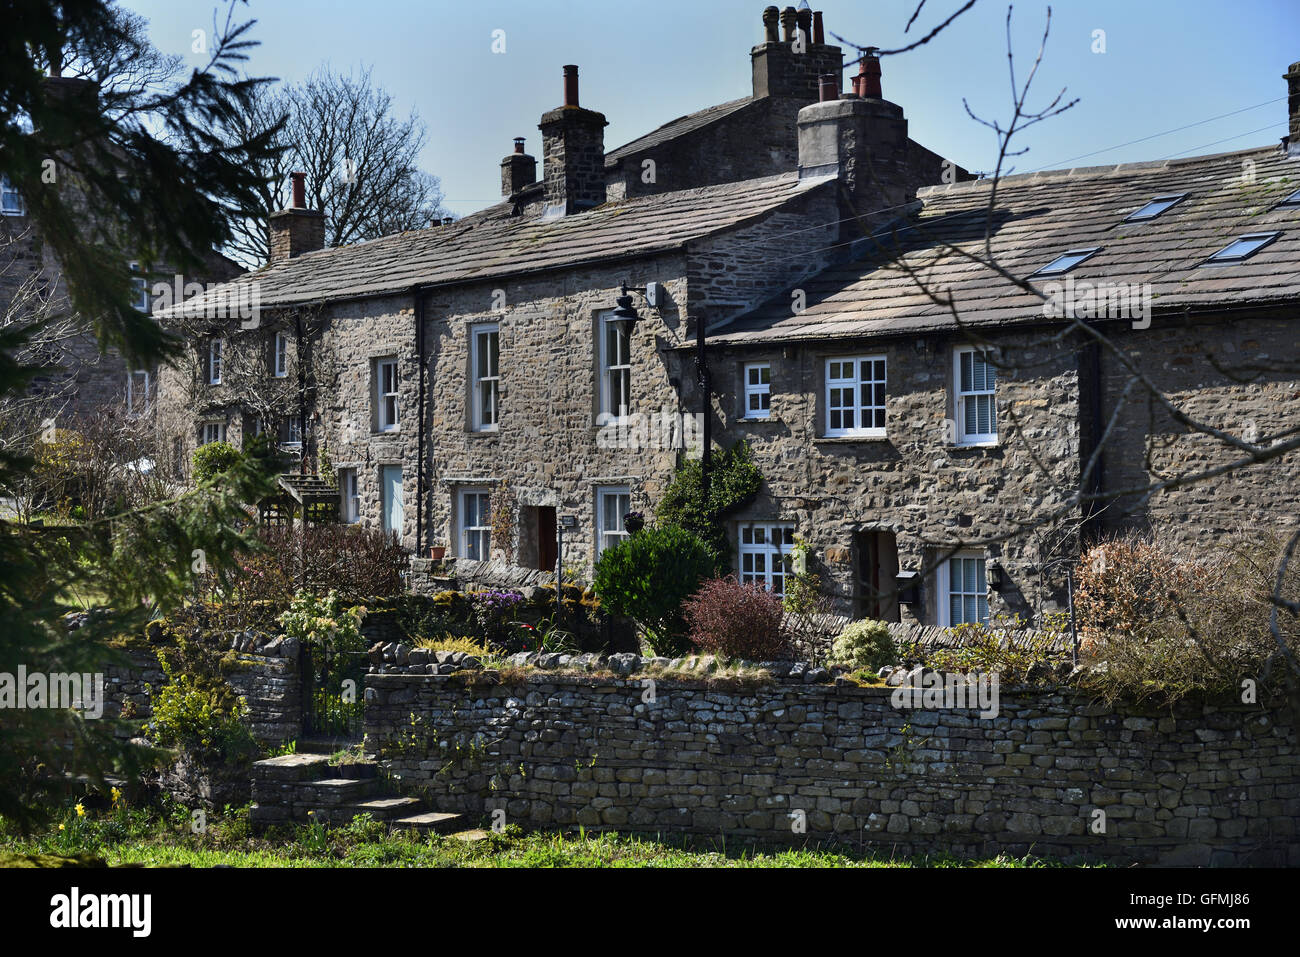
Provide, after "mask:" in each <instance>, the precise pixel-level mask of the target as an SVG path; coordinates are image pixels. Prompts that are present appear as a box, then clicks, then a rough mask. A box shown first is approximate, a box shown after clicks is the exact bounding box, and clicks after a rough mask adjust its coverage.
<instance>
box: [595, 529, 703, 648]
mask: <svg viewBox="0 0 1300 957" xmlns="http://www.w3.org/2000/svg"><path fill="white" fill-rule="evenodd" d="M713 568H714V561H713V554H712V552H710V550H709V547H708V546H707V545H706V544H705V543H704V541H703V540H701V538H700V537H699V536H698V535H696V534H695V533H694V532H691V531H688V530H686V529H684V528H679V527H676V526H673V525H652V526H647V527H646V528H644V529H642V530H641V531H639V532H637V533H636V534H635V535H629V536H628V537H627V538H625V539H623V540H622V541H621V542H619V543H618V544H616V545H612V546H610V547H609V548H607V549H605V551H604V552H603V553H601V556H600V560H599V561H597V562H596V569H595V575H594V579H595V580H594V582H593V584H592V587H593V589H594V591H595V593H596V597H597V598H599V599H600V605H601V607H602V608H603V609H604V610H606V611H608V612H610V613H612V614H615V615H626V616H627V617H629V618H631V619H633V620H634V621H636V623H637V624H638V625H639V626H640V627H641V629H642V631H643V633H644V635H645V640H646V642H647V643H648V644H649V645H650V647H651V648H652V649H653V650H654V652H655V654H658V655H673V656H676V655H680V654H684V653H686V652H688V651H689V650H690V648H691V645H690V641H689V639H688V638H687V628H686V621H685V619H683V617H682V602H684V601H685V600H686V599H687V598H688V597H689V596H690V595H692V594H694V593H695V592H696V591H697V590H698V589H699V587H700V582H702V581H704V579H706V578H708V577H710V576H711V575H712V573H713Z"/></svg>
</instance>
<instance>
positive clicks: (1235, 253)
mask: <svg viewBox="0 0 1300 957" xmlns="http://www.w3.org/2000/svg"><path fill="white" fill-rule="evenodd" d="M1281 235H1282V234H1281V233H1280V232H1274V233H1246V234H1245V235H1244V236H1240V237H1238V238H1237V239H1234V240H1233V241H1232V242H1230V243H1228V245H1226V246H1224V247H1223V248H1222V249H1220V250H1219V251H1218V252H1217V253H1215V254H1214V255H1213V256H1211V257H1210V258H1209V259H1207V260H1205V262H1203V263H1201V265H1202V266H1210V265H1217V264H1220V263H1239V262H1241V261H1242V260H1245V259H1249V258H1250V257H1251V256H1253V255H1255V253H1257V252H1259V251H1260V250H1261V249H1263V248H1264V247H1265V246H1267V245H1268V244H1269V243H1271V242H1273V240H1275V239H1277V237H1279V236H1281Z"/></svg>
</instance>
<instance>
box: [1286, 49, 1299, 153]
mask: <svg viewBox="0 0 1300 957" xmlns="http://www.w3.org/2000/svg"><path fill="white" fill-rule="evenodd" d="M1283 77H1284V79H1285V80H1286V107H1287V114H1288V116H1289V119H1290V125H1289V126H1288V127H1287V144H1286V151H1287V155H1288V156H1300V63H1292V64H1291V68H1290V69H1289V70H1287V71H1286V73H1285V74H1283Z"/></svg>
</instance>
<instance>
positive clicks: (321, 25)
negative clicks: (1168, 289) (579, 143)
mask: <svg viewBox="0 0 1300 957" xmlns="http://www.w3.org/2000/svg"><path fill="white" fill-rule="evenodd" d="M123 5H124V6H127V7H129V8H130V9H132V10H135V11H136V12H138V13H140V14H142V15H144V16H145V17H146V18H147V19H148V20H149V21H150V30H151V35H152V37H153V40H154V42H155V44H156V45H158V46H159V47H161V48H163V49H164V50H167V51H169V52H174V53H178V54H182V55H184V56H185V57H186V59H187V60H188V61H190V62H191V63H197V62H198V61H199V59H200V58H199V57H197V56H195V55H192V54H191V53H190V43H191V32H192V31H193V30H195V29H199V28H210V26H211V22H212V15H213V11H214V4H213V2H212V0H125V2H124V3H123ZM782 5H784V4H782ZM914 5H915V4H914V0H876V2H863V0H856V2H853V0H825V2H824V3H820V4H814V9H821V10H823V11H824V14H825V22H826V26H827V29H829V30H832V31H834V32H835V33H838V34H840V35H841V36H843V37H846V38H848V39H849V40H851V41H852V42H854V43H858V44H861V45H874V46H879V47H882V48H890V47H897V46H902V45H903V44H905V43H906V42H908V41H910V40H911V39H914V38H919V36H920V35H923V34H924V33H925V32H928V30H929V29H930V27H931V26H933V25H934V24H936V23H938V22H940V21H941V20H942V19H943V18H945V17H946V16H947V15H948V14H949V13H950V12H951V11H953V10H955V9H957V8H958V7H959V6H960V5H961V2H960V0H928V2H927V3H926V5H925V9H924V11H923V14H922V17H921V18H920V20H919V21H918V22H917V24H916V25H914V26H913V27H912V30H911V32H910V34H906V35H905V34H904V33H903V27H904V26H905V24H906V22H907V18H908V16H909V15H910V13H911V11H912V9H913V7H914ZM764 6H766V4H765V3H764V2H762V0H528V2H502V0H473V2H468V0H458V2H447V0H346V2H345V0H252V2H251V3H249V4H248V5H247V7H240V8H239V13H241V14H245V15H246V17H251V18H255V19H257V20H258V24H257V26H256V27H255V28H254V31H253V37H254V38H255V39H257V40H260V41H261V46H260V47H258V48H257V49H256V50H254V51H253V53H252V58H251V62H250V64H249V70H250V72H252V73H255V74H258V75H263V76H277V77H280V78H282V79H285V80H298V79H301V78H303V77H304V76H306V75H307V74H308V73H310V72H311V71H312V70H313V69H314V68H316V67H317V66H318V65H320V64H322V63H328V64H329V65H330V66H331V67H333V68H334V69H336V70H344V71H346V70H348V69H350V68H354V67H358V66H361V65H370V66H373V69H374V78H375V80H376V81H377V82H378V83H379V84H380V85H381V86H383V87H384V88H385V89H387V90H388V91H389V93H391V94H392V95H393V98H394V100H395V102H396V104H397V107H398V109H399V112H401V113H402V114H405V113H406V112H407V111H408V110H412V109H413V110H415V111H416V112H417V113H418V114H419V115H420V116H421V117H422V118H423V120H424V121H425V123H426V124H427V125H428V127H429V143H428V146H427V147H426V149H425V152H424V157H423V159H424V166H425V168H426V169H427V170H428V171H429V172H431V173H434V174H435V175H437V176H439V177H440V178H441V179H442V184H443V189H444V192H445V194H446V205H447V206H448V207H449V208H450V209H451V210H453V211H454V212H456V213H458V214H464V213H469V212H472V211H474V210H476V209H481V208H482V207H484V206H486V205H489V204H490V203H493V202H495V201H496V200H497V199H498V198H499V192H500V167H499V162H500V160H501V157H503V156H504V155H505V154H506V153H507V152H509V150H510V148H511V140H512V138H513V137H515V136H525V137H527V139H528V150H529V152H530V153H533V154H534V155H538V156H539V158H540V155H539V149H540V144H539V139H538V135H539V134H538V132H537V121H538V118H539V117H540V116H541V114H542V113H543V112H544V111H546V110H548V109H550V108H552V107H555V106H558V105H560V103H561V101H562V84H561V67H562V66H563V65H564V64H566V63H577V64H578V65H579V67H580V69H581V79H582V104H583V105H584V106H586V107H589V108H591V109H595V110H599V111H601V112H603V113H604V114H605V115H606V117H607V118H608V119H609V123H610V125H609V127H608V128H607V129H606V131H605V145H606V148H607V149H612V148H614V147H615V146H618V145H620V144H622V143H624V142H626V141H628V140H630V139H633V138H635V137H637V136H640V135H641V134H643V133H645V132H647V131H649V130H651V129H653V128H654V127H656V126H659V125H660V124H662V123H664V122H667V121H668V120H671V119H673V118H675V117H677V116H680V115H682V114H684V113H689V112H692V111H693V110H697V109H700V108H701V107H704V106H708V105H711V104H714V103H721V102H724V101H726V100H731V99H735V98H736V97H739V96H744V95H746V94H748V93H749V92H750V86H751V82H750V60H749V49H750V47H751V46H752V45H753V44H754V43H757V42H758V41H759V40H760V39H761V34H762V24H761V14H762V10H763V7H764ZM1047 6H1048V5H1047V4H1046V3H1044V2H1041V0H1027V2H1026V0H1022V2H1020V3H1017V4H1016V5H1015V18H1014V30H1013V40H1014V43H1015V49H1016V52H1017V65H1018V68H1019V69H1021V70H1022V71H1023V70H1025V69H1027V68H1028V66H1029V64H1030V63H1031V62H1032V60H1033V58H1034V55H1035V53H1036V52H1037V49H1038V41H1039V39H1040V37H1041V34H1042V29H1043V23H1044V17H1045V14H1046V9H1047ZM222 9H223V10H224V4H223V5H222ZM245 11H246V13H245ZM1006 12H1007V4H1006V3H1005V2H996V0H978V2H977V3H976V5H975V7H974V8H973V9H972V10H971V11H970V12H968V13H966V14H964V15H963V16H962V17H961V18H959V19H958V20H957V21H956V22H955V23H954V24H953V25H952V26H951V27H949V28H948V30H946V31H945V32H944V33H943V34H942V35H940V36H939V37H937V38H936V39H935V40H934V41H932V42H931V43H930V44H928V45H927V46H925V47H922V48H920V49H918V50H915V51H912V52H910V53H906V54H902V55H899V56H894V57H889V58H887V59H886V60H885V61H884V64H883V69H884V78H883V88H884V94H885V97H886V98H887V99H890V100H893V101H894V102H896V103H899V104H900V105H902V106H903V108H904V109H905V111H906V114H907V117H908V120H909V124H910V133H911V136H912V138H913V139H915V140H917V141H919V142H921V143H923V144H924V145H926V146H928V147H929V148H931V149H933V150H935V151H936V152H938V153H940V154H942V155H943V156H945V157H948V158H950V159H953V160H954V161H955V162H957V163H958V164H960V165H963V166H966V167H967V168H970V169H974V170H988V169H991V168H992V165H993V163H994V160H995V151H996V141H995V138H994V135H993V134H992V132H990V131H989V130H986V129H985V128H983V127H981V126H979V125H978V124H976V123H975V122H973V121H972V120H971V119H970V118H969V117H968V116H967V115H966V112H965V108H964V107H963V105H962V100H963V98H965V99H966V100H967V101H968V102H969V103H970V105H971V108H972V109H973V110H974V111H975V112H976V113H977V114H980V115H983V116H995V117H999V118H1003V119H1005V118H1006V117H1008V116H1009V114H1010V107H1011V100H1010V92H1009V91H1010V84H1009V80H1008V74H1007V59H1006V42H1005V29H1004V28H1005V19H1006ZM495 30H504V31H505V41H506V42H505V45H506V52H505V53H504V54H497V53H493V52H492V44H493V31H495ZM1097 30H1103V31H1105V48H1106V52H1104V53H1094V52H1093V47H1094V44H1095V41H1094V31H1097ZM1298 60H1300V0H1235V2H1232V3H1227V2H1224V0H1086V2H1084V0H1064V2H1057V3H1056V4H1054V5H1053V16H1052V35H1051V37H1050V39H1049V41H1048V47H1047V52H1046V56H1045V59H1044V63H1043V66H1042V68H1041V70H1040V73H1039V77H1038V80H1037V81H1036V85H1035V89H1036V90H1037V91H1038V95H1037V96H1036V97H1031V101H1030V105H1031V106H1033V105H1040V106H1041V105H1044V104H1045V103H1046V102H1048V101H1050V100H1051V98H1052V97H1054V96H1055V95H1056V93H1057V92H1058V91H1059V90H1060V89H1061V88H1062V87H1066V88H1067V96H1068V97H1070V98H1073V97H1078V98H1080V103H1079V104H1078V105H1077V106H1075V107H1074V108H1073V109H1072V110H1070V111H1069V112H1068V113H1066V114H1064V115H1063V116H1060V117H1057V118H1055V119H1053V120H1049V121H1048V122H1046V123H1044V124H1041V125H1039V126H1038V127H1036V128H1034V129H1032V130H1030V131H1029V132H1027V133H1026V134H1025V135H1024V137H1023V138H1021V139H1019V140H1018V141H1017V142H1018V143H1019V145H1020V146H1022V147H1025V146H1027V147H1029V152H1028V154H1026V155H1025V156H1022V157H1018V158H1017V159H1016V160H1015V161H1014V162H1015V163H1016V165H1017V168H1018V169H1019V170H1021V171H1024V170H1030V169H1038V168H1054V167H1058V166H1070V165H1092V164H1100V163H1110V162H1123V161H1133V160H1146V159H1156V158H1164V157H1170V156H1174V155H1196V154H1198V153H1214V152H1223V151H1226V150H1232V149H1242V148H1245V147H1248V146H1257V145H1262V144H1265V143H1270V142H1276V141H1277V140H1278V138H1279V137H1281V136H1283V135H1284V134H1285V133H1286V102H1285V98H1284V97H1285V92H1286V90H1285V82H1284V81H1283V80H1282V79H1281V75H1282V73H1283V72H1284V71H1285V70H1286V67H1287V65H1288V64H1290V63H1293V62H1296V61H1298ZM846 88H847V83H846ZM1260 104H1266V105H1260ZM1248 107H1257V108H1255V109H1246V108H1248ZM1238 110H1244V112H1239V113H1237V114H1236V115H1234V116H1228V117H1224V118H1222V119H1217V120H1214V121H1212V122H1207V123H1201V124H1200V125H1197V126H1193V127H1192V128H1190V129H1186V130H1182V131H1180V132H1176V133H1172V134H1170V135H1167V136H1160V137H1158V138H1154V139H1150V140H1147V141H1145V142H1140V143H1133V144H1131V145H1128V146H1122V147H1121V148H1119V149H1111V150H1107V151H1106V152H1101V153H1097V154H1096V155H1094V156H1090V157H1087V158H1085V159H1076V157H1080V156H1082V155H1083V154H1087V153H1093V152H1094V151H1096V150H1101V149H1103V148H1106V147H1114V146H1119V145H1120V144H1124V143H1128V142H1129V141H1132V140H1137V139H1139V138H1142V137H1148V136H1150V135H1151V134H1153V133H1161V132H1164V131H1166V130H1172V129H1174V128H1177V127H1183V126H1186V125H1188V124H1194V123H1198V122H1199V121H1202V120H1206V119H1209V118H1211V117H1216V116H1219V115H1221V114H1225V113H1229V112H1233V111H1238Z"/></svg>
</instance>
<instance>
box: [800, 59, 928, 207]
mask: <svg viewBox="0 0 1300 957" xmlns="http://www.w3.org/2000/svg"><path fill="white" fill-rule="evenodd" d="M871 59H873V60H874V58H871ZM867 66H868V69H867V71H866V72H867V75H868V76H871V75H873V71H875V72H874V76H875V77H877V78H878V76H879V63H878V62H877V63H875V64H874V65H872V64H868V65H867ZM830 80H831V77H830V76H829V75H828V77H827V83H826V85H825V87H824V88H823V89H824V94H823V99H822V101H821V102H819V103H814V104H812V105H811V106H805V107H804V108H803V109H802V110H800V111H799V175H800V176H801V177H809V176H825V175H834V176H837V177H838V178H839V180H840V182H841V183H842V184H843V186H844V187H845V189H846V190H847V192H848V194H849V196H850V197H851V198H852V209H846V210H845V213H846V216H848V217H849V219H850V222H849V223H848V224H847V225H849V226H851V227H854V228H856V223H855V218H854V214H855V213H856V214H857V215H861V216H862V217H863V220H864V222H866V223H868V224H869V225H874V224H876V223H879V222H887V221H889V220H891V219H894V218H897V216H898V215H900V214H901V209H898V208H895V207H901V206H902V205H903V204H905V203H908V202H911V200H912V199H913V198H914V197H915V195H916V189H915V187H916V185H917V183H916V182H914V179H915V174H914V172H913V171H912V170H910V169H909V166H908V150H909V147H908V139H907V120H906V119H905V118H904V116H903V108H902V107H901V106H899V105H898V104H897V103H890V102H889V101H888V100H885V99H882V98H880V97H879V96H861V95H859V94H858V93H857V92H856V90H860V89H862V85H860V84H859V83H855V84H854V87H855V93H854V94H852V95H849V96H846V97H843V98H841V97H839V88H838V77H835V80H836V82H835V83H831V82H830ZM873 92H874V90H873ZM882 210H883V212H881V211H882Z"/></svg>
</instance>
